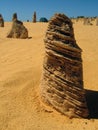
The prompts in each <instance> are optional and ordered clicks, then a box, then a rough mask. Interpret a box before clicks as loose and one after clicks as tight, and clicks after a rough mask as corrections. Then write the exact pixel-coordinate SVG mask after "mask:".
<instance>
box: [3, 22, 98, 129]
mask: <svg viewBox="0 0 98 130" xmlns="http://www.w3.org/2000/svg"><path fill="white" fill-rule="evenodd" d="M11 25H12V23H11V22H6V23H5V27H4V28H0V32H1V33H0V130H98V103H97V100H96V99H98V49H97V46H98V45H97V44H98V27H97V26H95V25H93V26H84V25H83V24H82V22H76V23H75V24H74V32H75V38H76V41H77V43H78V45H79V46H80V47H81V48H82V50H83V52H82V59H83V77H84V78H83V79H84V88H85V89H86V90H87V101H88V106H89V109H90V119H76V118H74V119H69V118H68V117H66V116H64V115H62V114H60V113H58V112H56V111H55V110H53V109H51V108H49V107H47V106H44V105H43V104H42V103H41V102H40V97H39V84H40V78H41V72H42V64H43V57H44V51H45V49H44V41H43V39H44V36H45V31H46V29H47V25H48V24H47V23H29V22H28V23H26V22H25V23H24V25H25V26H26V27H27V29H28V30H29V39H8V38H6V36H7V34H8V32H9V31H10V29H11Z"/></svg>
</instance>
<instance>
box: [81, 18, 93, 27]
mask: <svg viewBox="0 0 98 130" xmlns="http://www.w3.org/2000/svg"><path fill="white" fill-rule="evenodd" d="M83 24H84V25H93V24H92V23H91V20H90V18H84V23H83Z"/></svg>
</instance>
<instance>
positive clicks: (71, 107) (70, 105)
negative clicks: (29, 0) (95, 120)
mask: <svg viewBox="0 0 98 130" xmlns="http://www.w3.org/2000/svg"><path fill="white" fill-rule="evenodd" d="M81 51H82V50H81V49H80V48H79V46H78V45H77V44H76V41H75V38H74V31H73V27H72V22H71V20H70V19H69V18H68V17H67V16H65V15H64V14H55V15H54V16H53V17H52V18H51V20H50V22H49V25H48V29H47V32H46V36H45V57H44V63H43V74H42V79H41V85H40V92H41V99H42V101H43V102H44V103H46V104H48V105H50V106H52V107H53V108H55V109H56V110H57V111H59V112H61V113H63V114H64V115H67V116H69V117H70V118H71V117H83V118H86V117H88V109H87V104H86V99H85V90H84V89H83V72H82V71H83V70H82V59H81Z"/></svg>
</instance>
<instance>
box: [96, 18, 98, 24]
mask: <svg viewBox="0 0 98 130" xmlns="http://www.w3.org/2000/svg"><path fill="white" fill-rule="evenodd" d="M96 26H98V17H97V18H96Z"/></svg>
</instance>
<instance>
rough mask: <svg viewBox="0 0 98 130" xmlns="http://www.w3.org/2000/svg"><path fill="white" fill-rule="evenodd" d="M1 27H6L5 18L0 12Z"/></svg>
mask: <svg viewBox="0 0 98 130" xmlns="http://www.w3.org/2000/svg"><path fill="white" fill-rule="evenodd" d="M0 27H4V19H3V17H2V15H1V14H0Z"/></svg>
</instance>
